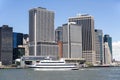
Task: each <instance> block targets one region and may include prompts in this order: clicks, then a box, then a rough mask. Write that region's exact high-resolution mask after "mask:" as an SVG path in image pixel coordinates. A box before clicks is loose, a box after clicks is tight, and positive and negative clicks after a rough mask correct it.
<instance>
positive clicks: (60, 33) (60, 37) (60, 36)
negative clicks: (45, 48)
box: [55, 27, 63, 42]
mask: <svg viewBox="0 0 120 80" xmlns="http://www.w3.org/2000/svg"><path fill="white" fill-rule="evenodd" d="M55 41H56V42H58V41H63V27H58V28H57V29H56V30H55Z"/></svg>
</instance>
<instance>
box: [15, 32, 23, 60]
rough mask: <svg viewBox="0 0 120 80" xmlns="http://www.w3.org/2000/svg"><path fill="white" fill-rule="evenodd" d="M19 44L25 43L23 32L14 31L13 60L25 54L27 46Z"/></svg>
mask: <svg viewBox="0 0 120 80" xmlns="http://www.w3.org/2000/svg"><path fill="white" fill-rule="evenodd" d="M18 45H23V34H22V33H16V32H14V33H13V62H14V60H15V59H17V58H20V57H21V56H23V55H25V48H19V47H18Z"/></svg>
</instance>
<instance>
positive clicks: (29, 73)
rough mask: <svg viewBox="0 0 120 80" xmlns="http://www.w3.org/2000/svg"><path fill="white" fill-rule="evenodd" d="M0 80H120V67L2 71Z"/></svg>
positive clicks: (0, 70) (0, 71)
mask: <svg viewBox="0 0 120 80" xmlns="http://www.w3.org/2000/svg"><path fill="white" fill-rule="evenodd" d="M0 80H120V67H109V68H87V69H81V70H76V71H34V70H33V69H0Z"/></svg>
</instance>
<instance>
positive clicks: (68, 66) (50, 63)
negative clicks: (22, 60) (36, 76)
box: [28, 59, 79, 70]
mask: <svg viewBox="0 0 120 80" xmlns="http://www.w3.org/2000/svg"><path fill="white" fill-rule="evenodd" d="M28 67H30V68H34V69H35V70H78V69H79V68H78V66H77V64H75V63H66V62H65V60H64V59H60V60H51V59H47V60H40V61H39V62H36V63H35V64H33V65H29V66H28Z"/></svg>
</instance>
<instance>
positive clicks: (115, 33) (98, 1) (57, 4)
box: [0, 0, 120, 60]
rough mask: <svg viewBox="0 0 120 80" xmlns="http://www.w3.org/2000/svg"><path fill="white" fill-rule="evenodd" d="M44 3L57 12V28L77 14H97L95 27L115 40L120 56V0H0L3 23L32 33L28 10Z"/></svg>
mask: <svg viewBox="0 0 120 80" xmlns="http://www.w3.org/2000/svg"><path fill="white" fill-rule="evenodd" d="M36 7H44V8H47V9H48V10H51V11H54V13H55V23H54V25H55V28H57V27H58V26H61V25H62V24H64V23H67V21H68V18H69V17H75V16H76V15H77V14H90V15H92V16H94V20H95V29H102V30H103V33H104V34H109V35H110V36H111V37H112V41H113V58H115V59H116V60H120V46H119V45H120V37H119V34H120V20H119V19H120V0H0V26H2V25H9V26H11V27H13V31H14V32H20V33H25V34H26V33H27V34H28V33H29V13H28V11H29V10H30V9H32V8H36Z"/></svg>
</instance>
